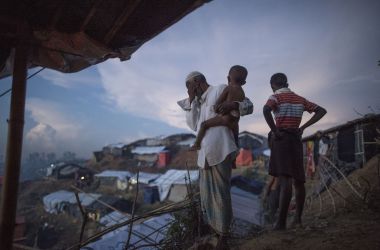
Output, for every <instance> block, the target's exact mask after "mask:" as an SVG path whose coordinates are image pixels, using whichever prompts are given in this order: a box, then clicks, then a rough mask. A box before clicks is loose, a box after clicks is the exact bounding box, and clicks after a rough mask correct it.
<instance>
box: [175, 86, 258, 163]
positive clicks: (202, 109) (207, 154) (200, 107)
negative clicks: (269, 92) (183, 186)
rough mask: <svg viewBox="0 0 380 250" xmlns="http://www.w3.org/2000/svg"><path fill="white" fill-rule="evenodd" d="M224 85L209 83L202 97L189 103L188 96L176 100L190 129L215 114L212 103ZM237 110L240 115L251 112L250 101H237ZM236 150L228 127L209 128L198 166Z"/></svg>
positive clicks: (217, 160)
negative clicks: (184, 112)
mask: <svg viewBox="0 0 380 250" xmlns="http://www.w3.org/2000/svg"><path fill="white" fill-rule="evenodd" d="M225 87H227V85H218V86H211V85H210V86H209V87H208V88H207V90H206V91H205V92H204V93H203V95H202V97H201V98H200V99H199V100H198V99H197V98H195V99H194V100H193V102H192V103H191V104H190V101H189V98H186V99H183V100H180V101H178V105H179V106H180V107H181V108H182V109H183V110H185V111H186V122H187V125H188V126H189V127H190V129H192V130H194V131H197V130H198V128H199V127H200V125H201V123H202V122H204V121H206V120H208V119H210V118H213V117H215V116H216V115H217V114H216V113H215V111H214V105H215V103H216V100H217V99H218V97H219V96H220V94H221V93H222V91H223V90H224V88H225ZM239 111H240V115H241V116H243V115H247V114H250V113H252V111H253V104H252V102H251V101H250V100H249V99H248V98H246V99H245V100H244V101H243V102H239ZM236 151H237V147H236V144H235V140H234V136H233V133H232V131H231V130H230V129H229V128H227V127H225V126H218V127H212V128H209V129H208V130H207V132H206V134H205V136H204V138H203V140H202V143H201V149H200V150H199V151H198V162H197V163H198V166H199V167H201V168H204V167H205V165H206V160H207V163H208V165H209V166H215V165H217V164H219V163H221V162H223V161H224V159H225V158H226V157H227V156H228V155H229V154H231V153H233V152H236Z"/></svg>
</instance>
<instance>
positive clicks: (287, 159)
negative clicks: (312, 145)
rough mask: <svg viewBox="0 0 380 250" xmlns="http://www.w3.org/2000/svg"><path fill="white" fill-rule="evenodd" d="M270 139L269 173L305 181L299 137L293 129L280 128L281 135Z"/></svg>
mask: <svg viewBox="0 0 380 250" xmlns="http://www.w3.org/2000/svg"><path fill="white" fill-rule="evenodd" d="M270 140H271V143H270V144H271V156H270V161H269V174H270V175H272V176H276V177H278V176H290V177H292V178H294V179H295V180H297V181H302V182H305V170H304V168H303V150H302V141H301V137H300V136H299V135H298V134H297V133H296V132H293V131H288V130H281V137H280V138H275V139H270Z"/></svg>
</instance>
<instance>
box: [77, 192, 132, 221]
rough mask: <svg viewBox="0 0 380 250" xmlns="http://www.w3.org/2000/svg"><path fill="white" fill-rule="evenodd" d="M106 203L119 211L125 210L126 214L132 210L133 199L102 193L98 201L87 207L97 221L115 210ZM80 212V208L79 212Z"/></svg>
mask: <svg viewBox="0 0 380 250" xmlns="http://www.w3.org/2000/svg"><path fill="white" fill-rule="evenodd" d="M104 204H107V205H110V206H112V207H113V208H116V209H117V210H118V211H121V212H124V215H126V214H130V213H131V212H132V205H133V204H132V201H129V200H126V199H123V198H118V197H114V196H109V195H106V196H105V195H102V196H101V197H99V198H98V201H97V202H93V203H91V204H90V205H88V206H87V207H86V211H87V212H89V213H90V216H91V217H92V218H93V219H94V220H95V221H99V220H100V218H102V217H103V216H105V215H106V214H109V213H110V212H111V211H113V210H112V209H111V208H110V207H108V206H105V205H104ZM76 208H78V206H76ZM79 212H80V211H79V209H78V213H79Z"/></svg>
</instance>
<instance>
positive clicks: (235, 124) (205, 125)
mask: <svg viewBox="0 0 380 250" xmlns="http://www.w3.org/2000/svg"><path fill="white" fill-rule="evenodd" d="M247 75H248V71H247V69H246V68H245V67H243V66H240V65H235V66H232V67H231V69H230V71H229V73H228V76H227V79H228V86H227V87H226V88H225V89H224V90H223V92H222V94H221V95H220V96H219V98H218V99H217V101H216V103H215V111H216V110H217V108H218V106H219V105H220V104H222V103H223V102H226V101H227V102H241V101H243V100H244V98H245V94H244V90H243V88H242V86H243V85H244V84H245V83H246V81H245V80H246V78H247ZM239 120H240V113H239V110H232V111H231V112H229V113H228V114H224V115H217V116H215V117H213V118H211V119H208V120H206V121H204V122H202V124H201V126H200V128H199V131H198V135H197V138H196V140H195V142H194V145H193V146H192V147H191V148H190V150H199V149H200V148H201V142H202V140H203V137H204V136H205V134H206V131H207V129H209V128H211V127H217V126H226V127H228V128H230V129H231V130H232V132H233V134H234V138H235V143H236V145H237V146H238V143H239V141H238V138H239Z"/></svg>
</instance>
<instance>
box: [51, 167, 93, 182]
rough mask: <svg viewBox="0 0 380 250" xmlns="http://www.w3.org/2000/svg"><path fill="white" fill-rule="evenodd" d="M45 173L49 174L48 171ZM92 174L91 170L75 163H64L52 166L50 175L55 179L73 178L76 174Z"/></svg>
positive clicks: (90, 175)
mask: <svg viewBox="0 0 380 250" xmlns="http://www.w3.org/2000/svg"><path fill="white" fill-rule="evenodd" d="M47 174H50V171H48V173H47ZM93 175H94V173H93V171H92V170H90V169H89V168H86V167H82V166H80V165H78V164H75V163H65V164H61V165H59V166H57V167H54V168H52V170H51V175H50V176H51V177H54V178H56V179H75V178H76V177H78V176H89V177H90V178H92V176H93Z"/></svg>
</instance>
